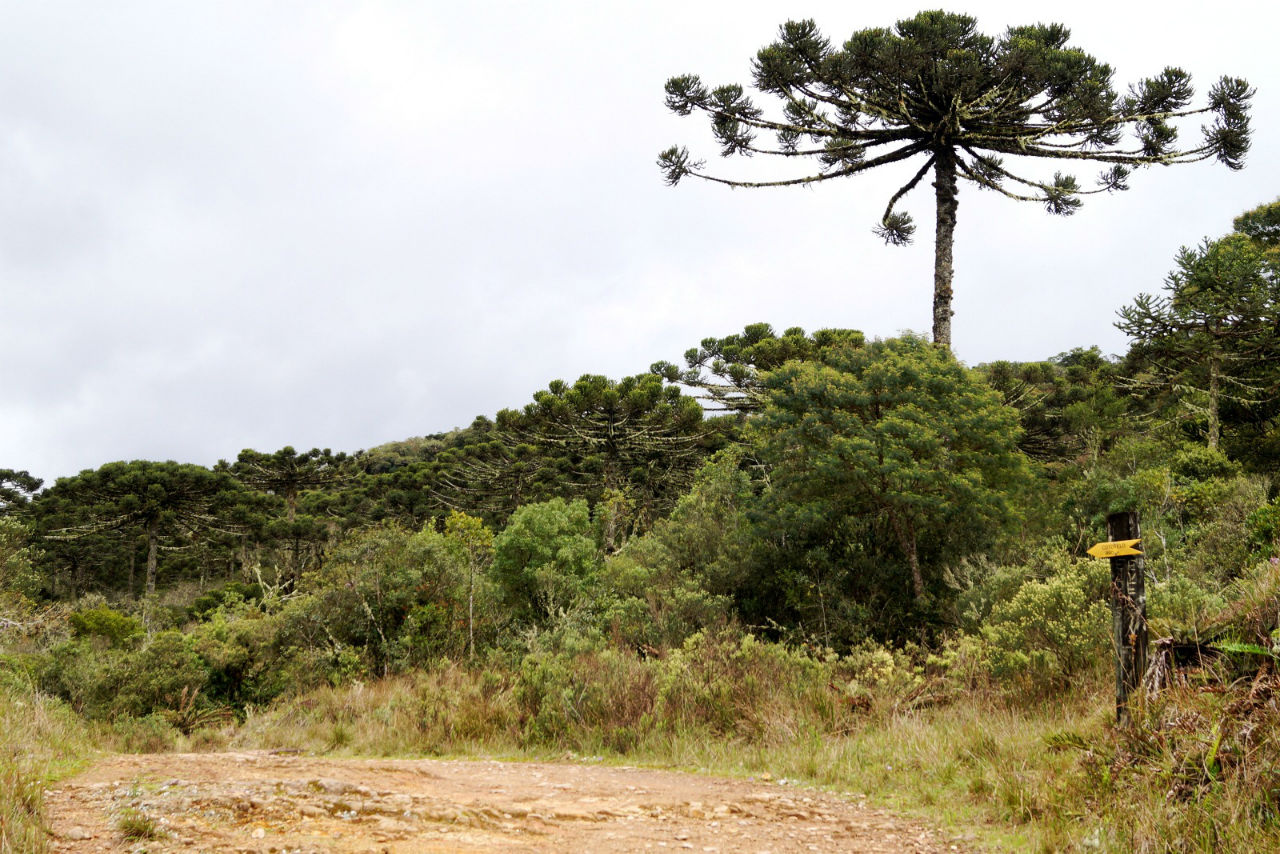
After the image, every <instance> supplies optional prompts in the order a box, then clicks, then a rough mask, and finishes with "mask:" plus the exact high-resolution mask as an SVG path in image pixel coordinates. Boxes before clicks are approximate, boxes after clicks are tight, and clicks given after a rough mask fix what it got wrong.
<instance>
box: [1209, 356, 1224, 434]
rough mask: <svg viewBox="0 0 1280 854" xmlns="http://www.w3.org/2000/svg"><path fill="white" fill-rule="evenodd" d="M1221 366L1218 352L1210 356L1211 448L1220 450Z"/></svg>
mask: <svg viewBox="0 0 1280 854" xmlns="http://www.w3.org/2000/svg"><path fill="white" fill-rule="evenodd" d="M1221 370H1222V369H1221V368H1220V367H1219V365H1218V354H1217V353H1213V354H1212V355H1211V356H1209V450H1211V451H1216V450H1218V441H1219V439H1221V438H1222V419H1221V417H1220V416H1219V415H1218V400H1219V398H1220V397H1221V396H1222V389H1221V387H1220V383H1221V379H1220V376H1219V375H1220V373H1221Z"/></svg>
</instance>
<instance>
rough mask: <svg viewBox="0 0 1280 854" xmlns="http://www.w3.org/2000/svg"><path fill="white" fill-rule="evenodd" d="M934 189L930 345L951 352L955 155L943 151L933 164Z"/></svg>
mask: <svg viewBox="0 0 1280 854" xmlns="http://www.w3.org/2000/svg"><path fill="white" fill-rule="evenodd" d="M933 176H934V177H933V187H934V191H935V193H936V196H937V204H938V224H937V231H936V235H937V237H936V242H935V246H934V254H933V343H934V344H937V345H938V346H939V347H944V348H946V349H948V350H950V349H951V315H952V314H953V313H954V312H953V311H952V310H951V272H952V265H951V249H952V246H953V245H954V243H955V234H956V210H957V209H958V208H959V207H960V197H959V192H958V188H957V187H956V155H955V152H954V151H952V150H951V148H950V147H949V146H948V147H945V148H943V149H942V150H941V151H939V152H938V155H937V159H935V160H934V164H933Z"/></svg>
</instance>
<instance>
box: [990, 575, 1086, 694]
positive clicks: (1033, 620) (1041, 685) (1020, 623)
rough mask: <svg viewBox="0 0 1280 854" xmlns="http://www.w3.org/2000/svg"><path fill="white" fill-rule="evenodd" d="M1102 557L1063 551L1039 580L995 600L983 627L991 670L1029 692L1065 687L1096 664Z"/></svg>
mask: <svg viewBox="0 0 1280 854" xmlns="http://www.w3.org/2000/svg"><path fill="white" fill-rule="evenodd" d="M1109 584H1110V572H1109V569H1108V567H1107V565H1106V564H1105V563H1103V562H1102V561H1083V562H1077V561H1074V560H1072V559H1071V558H1070V557H1069V556H1067V555H1065V554H1064V555H1062V556H1061V558H1060V560H1059V561H1058V563H1057V566H1055V567H1054V570H1053V572H1052V573H1051V574H1050V575H1048V576H1047V577H1046V578H1045V579H1044V580H1042V581H1041V580H1030V581H1027V582H1026V583H1024V584H1023V585H1022V586H1021V587H1020V588H1019V589H1018V592H1017V593H1015V594H1014V596H1013V598H1012V599H1010V600H1008V601H1007V602H1001V603H998V604H997V605H996V606H995V607H994V608H992V610H991V616H990V618H989V619H988V621H987V623H986V625H984V626H983V628H982V636H983V638H984V639H985V640H986V641H987V643H988V644H990V647H991V670H992V674H993V675H994V676H995V677H996V678H997V679H1000V680H1003V681H1006V682H1008V683H1010V684H1012V685H1017V686H1019V687H1023V688H1026V689H1029V690H1031V691H1043V690H1046V689H1050V688H1060V687H1065V685H1066V684H1067V681H1068V680H1069V679H1070V678H1071V677H1072V676H1074V675H1076V674H1078V673H1080V672H1082V671H1084V670H1086V669H1088V668H1090V667H1092V666H1095V665H1096V664H1097V663H1098V662H1099V661H1101V660H1102V659H1103V656H1104V655H1105V653H1106V650H1107V649H1108V647H1109V635H1108V625H1109V622H1108V619H1109V618H1108V607H1107V604H1106V603H1107V590H1108V589H1109Z"/></svg>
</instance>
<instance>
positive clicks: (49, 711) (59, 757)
mask: <svg viewBox="0 0 1280 854" xmlns="http://www.w3.org/2000/svg"><path fill="white" fill-rule="evenodd" d="M2 675H3V674H0V676H2ZM91 743H92V736H91V735H90V732H89V727H88V725H87V724H86V723H85V722H84V721H83V720H82V719H81V718H80V717H79V716H78V715H76V714H75V713H74V712H72V711H71V710H70V709H69V708H68V707H67V706H66V704H64V703H62V702H61V701H59V700H55V699H53V698H50V697H48V696H44V695H41V694H39V693H38V692H36V691H34V690H32V688H31V687H30V686H29V685H26V684H23V683H20V682H9V683H3V682H0V852H3V854H8V853H9V852H14V854H18V852H22V854H28V852H41V851H44V850H45V849H46V838H45V832H44V787H45V785H46V784H47V783H48V782H49V781H51V780H55V779H57V778H59V777H61V776H64V775H66V774H68V773H71V772H72V771H74V770H75V769H76V768H77V767H79V765H80V763H81V762H83V761H84V760H85V759H86V758H87V757H88V756H89V755H90V753H91V752H92V747H91Z"/></svg>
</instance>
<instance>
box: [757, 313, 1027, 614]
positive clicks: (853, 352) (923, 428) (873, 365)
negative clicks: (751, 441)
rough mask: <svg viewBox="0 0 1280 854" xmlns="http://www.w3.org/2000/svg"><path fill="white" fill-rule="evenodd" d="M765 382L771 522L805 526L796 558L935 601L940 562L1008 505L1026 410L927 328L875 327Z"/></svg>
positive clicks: (989, 529) (796, 541)
mask: <svg viewBox="0 0 1280 854" xmlns="http://www.w3.org/2000/svg"><path fill="white" fill-rule="evenodd" d="M767 385H768V389H769V392H770V400H769V406H768V407H767V408H766V409H765V410H764V412H763V413H762V414H761V415H760V417H759V431H760V441H761V446H762V453H763V455H764V457H765V459H766V460H767V461H768V462H770V463H771V464H772V469H771V480H772V484H773V487H772V498H773V503H774V505H775V506H776V507H777V508H778V511H777V514H776V515H777V522H776V524H774V525H772V527H774V528H775V529H776V530H779V531H785V530H786V529H788V528H791V529H792V532H793V534H794V533H797V532H798V533H800V534H801V536H799V537H796V536H793V537H792V539H791V542H790V543H788V544H787V545H786V547H785V550H794V549H795V548H796V547H797V546H799V545H800V544H801V543H804V542H807V545H804V546H801V548H802V550H803V551H805V552H806V553H807V554H806V556H805V557H804V558H803V560H802V561H801V563H802V564H806V565H807V566H808V567H809V568H810V569H812V568H813V567H818V566H819V565H822V566H825V567H826V569H825V570H823V571H824V572H828V571H829V572H837V573H842V574H844V575H845V576H846V580H845V581H844V582H843V583H842V585H841V586H843V587H844V588H845V589H846V590H859V591H860V593H859V596H858V598H860V599H861V600H862V601H863V602H874V603H876V604H877V607H879V608H880V609H881V610H882V611H883V610H884V609H886V608H888V609H889V610H893V611H897V612H899V613H901V612H902V611H903V610H911V608H912V607H914V609H915V611H916V612H917V614H919V613H921V612H922V611H924V610H927V609H928V608H929V607H931V604H932V603H931V602H930V601H929V600H930V599H935V600H936V598H937V596H938V595H939V594H940V593H942V592H943V575H944V569H945V568H946V567H948V566H950V565H954V564H955V563H957V562H958V561H959V560H960V559H961V558H963V557H964V556H965V555H967V554H970V553H972V552H973V551H975V550H977V549H979V548H981V547H983V546H984V545H986V544H988V543H990V542H991V541H992V539H993V538H994V537H995V536H996V535H997V534H998V533H999V532H1000V531H1001V530H1002V529H1003V528H1004V527H1005V526H1006V525H1007V524H1008V520H1009V519H1010V518H1011V517H1012V513H1011V510H1010V503H1009V502H1010V498H1011V497H1012V496H1013V495H1014V494H1015V493H1016V491H1017V488H1018V485H1019V483H1020V481H1021V478H1022V477H1023V476H1024V475H1025V472H1026V469H1025V462H1024V460H1023V458H1022V456H1021V455H1020V454H1019V453H1018V449H1017V439H1018V419H1017V413H1016V411H1015V410H1013V409H1012V408H1010V407H1008V406H1005V405H1004V404H1003V402H1002V401H1001V400H1000V396H999V395H998V394H997V393H996V392H995V391H994V390H993V389H991V388H990V387H988V386H987V385H986V384H985V383H984V382H983V381H982V380H981V378H980V377H978V376H977V375H975V374H974V373H973V372H971V371H969V370H967V369H965V368H964V367H962V366H961V365H960V364H959V363H957V362H956V361H955V360H954V359H953V358H952V357H951V356H950V354H948V353H946V352H944V351H940V350H938V349H937V348H934V347H932V346H930V345H929V344H928V343H927V342H925V341H923V340H921V339H919V338H913V337H904V338H897V339H890V340H887V341H876V342H873V343H871V344H868V345H866V346H865V347H861V348H852V347H849V348H845V349H844V350H839V351H834V352H832V353H829V354H827V355H826V357H825V358H824V359H823V361H822V362H790V363H788V364H786V365H784V366H783V367H781V368H780V369H778V370H777V371H774V372H772V373H771V374H769V376H768V378H767ZM780 542H781V541H780ZM813 586H814V587H815V589H819V588H821V586H822V584H821V579H815V581H814V585H813ZM907 602H911V603H913V605H909V606H904V603H907Z"/></svg>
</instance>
